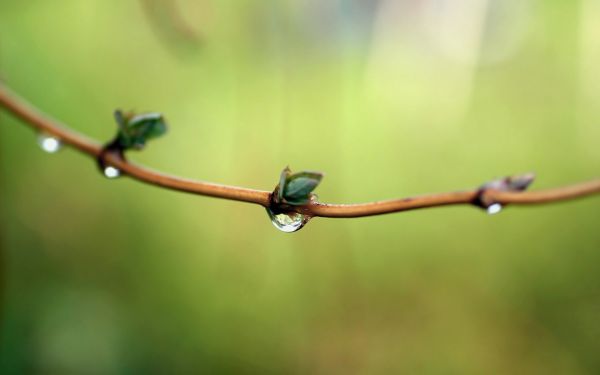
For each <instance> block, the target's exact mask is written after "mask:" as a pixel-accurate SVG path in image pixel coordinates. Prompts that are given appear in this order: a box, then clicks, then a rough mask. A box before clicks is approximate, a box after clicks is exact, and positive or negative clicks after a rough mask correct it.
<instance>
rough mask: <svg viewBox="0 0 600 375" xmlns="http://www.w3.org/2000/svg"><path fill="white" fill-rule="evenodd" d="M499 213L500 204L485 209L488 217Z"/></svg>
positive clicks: (500, 209)
mask: <svg viewBox="0 0 600 375" xmlns="http://www.w3.org/2000/svg"><path fill="white" fill-rule="evenodd" d="M500 211H502V205H501V204H500V203H494V204H491V205H489V207H488V208H487V213H488V214H489V215H495V214H497V213H499V212H500Z"/></svg>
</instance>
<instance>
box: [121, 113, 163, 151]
mask: <svg viewBox="0 0 600 375" xmlns="http://www.w3.org/2000/svg"><path fill="white" fill-rule="evenodd" d="M115 119H116V121H117V124H118V125H119V133H118V134H117V138H118V142H119V146H121V148H122V149H124V150H126V149H130V148H136V149H142V148H144V146H145V145H146V142H147V141H148V140H149V139H153V138H157V137H160V136H161V135H163V134H165V133H166V132H167V124H166V122H165V120H164V118H163V116H162V115H161V114H160V113H144V114H140V115H133V114H123V112H121V111H119V110H117V111H115Z"/></svg>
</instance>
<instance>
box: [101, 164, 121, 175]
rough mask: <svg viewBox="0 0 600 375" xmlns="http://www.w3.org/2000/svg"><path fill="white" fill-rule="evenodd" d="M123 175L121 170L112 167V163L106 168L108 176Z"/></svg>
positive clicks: (105, 173)
mask: <svg viewBox="0 0 600 375" xmlns="http://www.w3.org/2000/svg"><path fill="white" fill-rule="evenodd" d="M120 175H121V171H120V170H118V169H117V168H115V167H111V166H110V165H109V166H107V167H106V168H104V176H106V178H117V177H119V176H120Z"/></svg>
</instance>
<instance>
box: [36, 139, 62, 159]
mask: <svg viewBox="0 0 600 375" xmlns="http://www.w3.org/2000/svg"><path fill="white" fill-rule="evenodd" d="M38 145H40V148H41V149H42V150H44V151H46V152H47V153H49V154H54V153H55V152H58V151H59V150H60V148H61V147H62V144H61V142H60V139H58V138H56V137H54V136H51V135H47V134H40V136H39V137H38Z"/></svg>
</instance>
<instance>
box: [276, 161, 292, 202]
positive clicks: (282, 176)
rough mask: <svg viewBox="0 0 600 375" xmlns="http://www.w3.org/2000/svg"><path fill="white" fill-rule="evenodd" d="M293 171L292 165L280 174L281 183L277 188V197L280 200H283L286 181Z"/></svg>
mask: <svg viewBox="0 0 600 375" xmlns="http://www.w3.org/2000/svg"><path fill="white" fill-rule="evenodd" d="M291 173H292V171H291V170H290V167H289V166H287V167H285V168H284V169H283V170H282V171H281V174H280V175H279V185H278V188H277V198H278V201H279V202H281V201H282V200H283V190H284V189H285V182H286V181H287V179H288V177H289V176H290V174H291Z"/></svg>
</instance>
